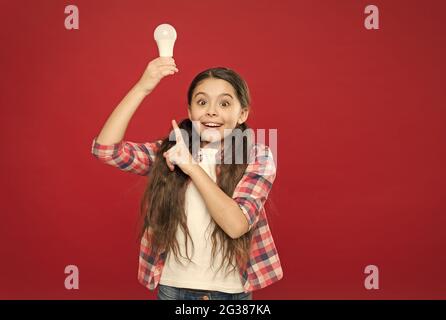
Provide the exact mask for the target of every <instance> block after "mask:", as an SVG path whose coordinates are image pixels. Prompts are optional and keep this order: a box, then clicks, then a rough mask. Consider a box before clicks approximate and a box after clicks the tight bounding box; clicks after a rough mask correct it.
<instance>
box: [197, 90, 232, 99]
mask: <svg viewBox="0 0 446 320" xmlns="http://www.w3.org/2000/svg"><path fill="white" fill-rule="evenodd" d="M200 93H201V94H204V95H205V96H208V95H207V94H206V93H205V92H201V91H200V92H197V93H196V94H195V95H194V98H195V97H196V96H198V95H199V94H200ZM219 96H230V97H231V98H232V99H234V97H233V96H231V95H230V94H229V93H226V92H225V93H222V94H220V95H219Z"/></svg>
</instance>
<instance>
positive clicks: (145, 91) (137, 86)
mask: <svg viewBox="0 0 446 320" xmlns="http://www.w3.org/2000/svg"><path fill="white" fill-rule="evenodd" d="M133 89H134V90H135V91H137V92H139V93H141V94H143V95H144V96H147V95H148V94H149V93H151V92H152V90H153V89H145V88H144V87H143V86H141V84H140V83H139V82H137V83H136V84H135V86H134V87H133Z"/></svg>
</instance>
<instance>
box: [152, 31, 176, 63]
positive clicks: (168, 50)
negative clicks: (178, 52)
mask: <svg viewBox="0 0 446 320" xmlns="http://www.w3.org/2000/svg"><path fill="white" fill-rule="evenodd" d="M153 37H154V38H155V41H156V44H157V45H158V52H159V55H160V57H173V46H174V44H175V40H176V39H177V32H176V31H175V28H174V27H172V26H171V25H170V24H167V23H163V24H160V25H159V26H158V27H156V29H155V32H154V33H153Z"/></svg>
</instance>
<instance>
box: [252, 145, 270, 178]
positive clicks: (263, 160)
mask: <svg viewBox="0 0 446 320" xmlns="http://www.w3.org/2000/svg"><path fill="white" fill-rule="evenodd" d="M247 170H248V171H252V170H255V171H256V172H259V173H261V174H263V175H275V173H276V161H275V156H274V154H273V152H272V150H271V148H270V147H269V146H268V145H266V144H264V143H260V142H257V143H253V144H252V145H251V148H250V155H249V158H248V167H247Z"/></svg>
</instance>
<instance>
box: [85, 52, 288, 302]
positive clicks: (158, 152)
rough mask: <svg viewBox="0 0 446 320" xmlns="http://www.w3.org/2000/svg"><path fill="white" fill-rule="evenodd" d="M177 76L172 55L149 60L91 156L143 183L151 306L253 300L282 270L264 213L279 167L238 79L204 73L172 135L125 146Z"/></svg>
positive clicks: (145, 280) (221, 71)
mask: <svg viewBox="0 0 446 320" xmlns="http://www.w3.org/2000/svg"><path fill="white" fill-rule="evenodd" d="M176 72H178V69H177V67H176V64H175V60H174V59H173V58H166V57H159V58H156V59H154V60H152V61H151V62H150V63H149V64H148V66H147V67H146V69H145V71H144V73H143V75H142V77H141V78H140V80H139V81H138V82H137V83H136V85H135V86H134V87H133V88H132V89H131V90H130V92H129V93H128V94H127V95H126V96H125V97H124V99H123V100H122V101H121V102H120V104H119V105H118V106H117V107H116V109H115V110H114V111H113V113H112V114H111V115H110V117H109V118H108V120H107V122H106V123H105V125H104V127H103V129H102V131H101V132H100V134H99V135H98V136H97V137H95V138H94V139H93V144H92V149H91V152H92V153H93V155H94V156H95V157H97V158H98V159H100V160H101V161H103V162H104V163H106V164H109V165H112V166H115V167H117V168H119V169H121V170H123V171H128V172H131V173H135V174H139V175H143V176H148V184H147V188H146V190H145V192H144V196H143V198H142V201H141V214H142V217H143V219H144V224H143V227H142V230H141V234H140V238H141V239H140V240H141V242H140V243H141V244H140V255H139V270H138V280H139V282H140V283H141V284H142V285H144V286H145V287H147V288H148V289H149V290H152V291H153V290H154V289H155V288H156V287H157V286H159V290H158V294H157V298H158V299H170V300H177V299H179V300H189V299H204V300H207V299H231V300H238V299H246V300H250V299H252V291H254V290H258V289H261V288H264V287H266V286H268V285H270V284H272V283H274V282H276V281H278V280H280V279H281V278H282V277H283V272H282V267H281V264H280V260H279V256H278V253H277V250H276V247H275V244H274V241H273V238H272V235H271V231H270V228H269V225H268V221H267V217H266V212H265V209H264V204H265V201H266V199H267V197H268V193H269V191H270V190H271V187H272V184H273V182H274V179H275V176H276V168H275V165H274V159H273V157H272V153H271V151H270V149H269V148H268V147H267V146H266V145H264V144H261V143H256V144H254V143H253V142H252V141H253V139H252V130H250V129H249V128H248V126H247V125H246V120H247V118H248V114H249V110H250V97H249V90H248V87H247V85H246V83H245V81H244V80H243V79H242V78H241V77H240V76H239V75H238V74H237V73H236V72H234V71H233V70H230V69H227V68H212V69H208V70H205V71H203V72H201V73H199V74H198V75H197V76H196V77H195V78H194V79H193V81H192V83H191V85H190V87H189V90H188V92H187V102H188V118H187V119H184V120H183V121H181V122H180V123H179V125H177V123H176V122H175V120H173V121H172V127H173V131H171V133H172V134H170V135H169V136H167V137H165V138H163V139H159V140H156V141H154V142H145V143H136V142H130V141H125V140H124V139H123V137H124V134H125V130H126V128H127V125H128V123H129V121H130V119H131V118H132V116H133V114H134V112H135V111H136V109H137V108H138V106H139V105H140V103H141V102H142V100H143V99H144V98H145V97H146V96H147V95H148V94H150V93H151V92H152V91H153V89H154V88H155V87H156V86H157V85H158V83H159V82H160V80H161V79H162V78H164V77H165V76H167V75H173V74H175V73H176ZM240 132H241V133H242V139H238V137H237V136H236V133H240ZM197 136H198V137H199V139H198V142H199V144H198V146H199V147H198V148H196V147H193V146H194V143H195V142H196V141H195V140H197V139H195V140H193V139H192V137H197ZM234 140H235V142H234V143H232V142H233V141H234ZM228 142H229V143H228ZM197 149H198V150H197ZM239 155H242V161H237V157H238V156H239ZM239 158H240V157H239ZM228 159H229V161H228ZM189 253H191V255H189ZM217 266H218V268H217ZM223 266H226V267H225V269H224V270H223ZM229 266H232V268H231V269H230V270H228V267H229Z"/></svg>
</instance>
